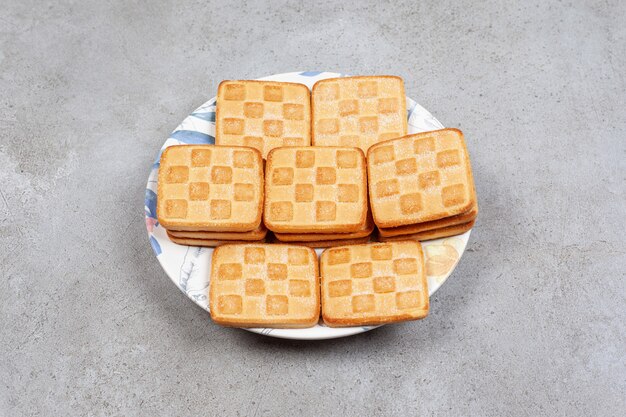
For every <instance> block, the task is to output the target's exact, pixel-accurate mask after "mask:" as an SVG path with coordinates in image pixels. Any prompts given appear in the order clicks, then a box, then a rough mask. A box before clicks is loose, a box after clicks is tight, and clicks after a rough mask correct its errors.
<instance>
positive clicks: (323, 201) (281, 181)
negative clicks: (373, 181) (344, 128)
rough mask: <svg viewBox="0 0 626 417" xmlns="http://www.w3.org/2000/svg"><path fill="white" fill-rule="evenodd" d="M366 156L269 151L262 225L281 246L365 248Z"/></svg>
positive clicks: (349, 151) (327, 150) (338, 150)
mask: <svg viewBox="0 0 626 417" xmlns="http://www.w3.org/2000/svg"><path fill="white" fill-rule="evenodd" d="M368 212H369V210H368V203H367V174H366V168H365V156H364V154H363V152H362V151H361V150H360V149H359V148H347V147H330V146H329V147H319V146H308V147H289V148H276V149H273V150H272V151H270V152H269V154H268V158H267V163H266V181H265V209H264V214H263V220H264V222H265V225H266V226H267V228H268V229H269V230H271V231H272V232H274V235H275V236H276V239H277V240H278V241H280V242H289V243H291V244H300V245H307V246H311V247H328V246H336V245H342V244H354V243H364V242H366V241H367V240H369V235H370V234H371V233H372V231H373V229H374V224H373V222H372V218H371V216H370V215H369V214H368Z"/></svg>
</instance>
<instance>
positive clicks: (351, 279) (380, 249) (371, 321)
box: [320, 241, 429, 327]
mask: <svg viewBox="0 0 626 417" xmlns="http://www.w3.org/2000/svg"><path fill="white" fill-rule="evenodd" d="M320 276H321V288H322V318H323V320H324V323H325V324H326V325H327V326H330V327H345V326H363V325H378V324H385V323H394V322H399V321H405V320H416V319H421V318H423V317H425V316H426V315H427V314H428V305H429V299H428V286H427V282H426V269H425V266H424V256H423V253H422V247H421V245H420V244H419V242H416V241H400V242H391V243H369V244H365V245H355V246H342V247H335V248H331V249H327V250H325V251H324V252H323V253H322V256H321V259H320Z"/></svg>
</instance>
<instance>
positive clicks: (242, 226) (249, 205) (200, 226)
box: [157, 145, 263, 232]
mask: <svg viewBox="0 0 626 417" xmlns="http://www.w3.org/2000/svg"><path fill="white" fill-rule="evenodd" d="M157 196H158V201H157V217H158V220H159V223H161V225H163V227H165V228H166V229H169V230H178V231H182V230H186V231H206V232H246V231H251V230H254V229H256V228H258V227H259V225H260V223H261V214H262V208H263V160H262V159H261V154H260V153H259V151H257V150H256V149H252V148H244V147H235V146H213V145H178V146H170V147H169V148H167V149H165V150H164V151H163V154H162V155H161V164H160V167H159V178H158V191H157Z"/></svg>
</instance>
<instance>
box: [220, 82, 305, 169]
mask: <svg viewBox="0 0 626 417" xmlns="http://www.w3.org/2000/svg"><path fill="white" fill-rule="evenodd" d="M310 96H311V95H310V92H309V89H308V88H307V86H305V85H304V84H296V83H284V82H275V81H252V80H240V81H222V83H221V84H220V86H219V88H218V91H217V110H216V116H215V143H216V144H218V145H239V146H250V147H252V148H256V149H258V150H259V151H260V152H261V154H262V155H263V158H266V157H267V154H268V152H269V151H270V150H272V149H274V148H277V147H281V146H307V145H310V144H311V98H310Z"/></svg>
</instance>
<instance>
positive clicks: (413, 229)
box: [378, 204, 478, 237]
mask: <svg viewBox="0 0 626 417" xmlns="http://www.w3.org/2000/svg"><path fill="white" fill-rule="evenodd" d="M476 216H478V205H477V204H475V205H474V206H473V207H472V208H471V209H470V210H469V211H467V212H465V213H461V214H457V215H456V216H451V217H446V218H443V219H439V220H432V221H429V222H423V223H417V224H410V225H406V226H398V227H390V228H384V227H379V228H378V233H379V235H380V236H384V237H392V236H405V235H410V234H415V233H421V232H426V231H428V230H437V229H441V228H443V227H449V226H456V225H459V224H464V223H467V222H470V221H472V220H474V219H476Z"/></svg>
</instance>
